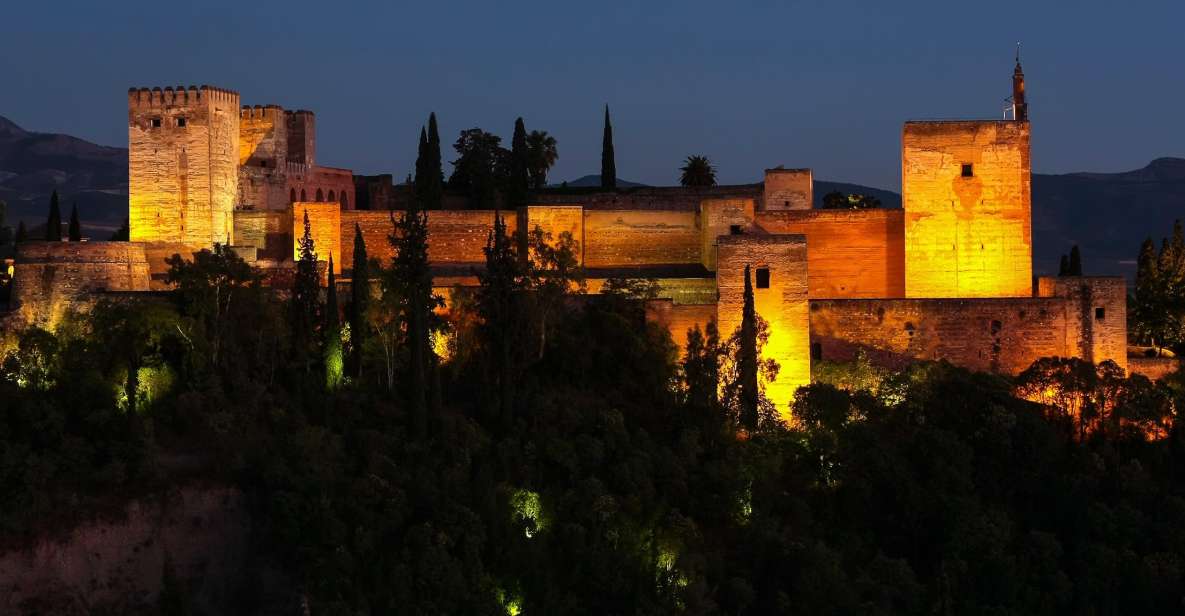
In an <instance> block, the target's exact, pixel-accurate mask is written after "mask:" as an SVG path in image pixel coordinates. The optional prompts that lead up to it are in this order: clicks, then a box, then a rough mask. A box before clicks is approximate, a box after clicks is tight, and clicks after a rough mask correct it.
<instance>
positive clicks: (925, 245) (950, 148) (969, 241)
mask: <svg viewBox="0 0 1185 616" xmlns="http://www.w3.org/2000/svg"><path fill="white" fill-rule="evenodd" d="M902 143H903V150H902V156H901V197H902V202H903V204H904V209H905V263H906V268H905V291H906V296H908V297H1026V296H1028V295H1030V294H1031V293H1032V291H1031V289H1032V274H1033V266H1032V256H1033V250H1032V234H1031V227H1032V220H1031V209H1032V208H1031V190H1030V163H1029V123H1028V122H1015V121H960V122H907V123H906V124H905V129H904V133H903V137H902ZM965 165H969V167H967V172H968V173H969V175H965V174H964V171H963V170H964V166H965Z"/></svg>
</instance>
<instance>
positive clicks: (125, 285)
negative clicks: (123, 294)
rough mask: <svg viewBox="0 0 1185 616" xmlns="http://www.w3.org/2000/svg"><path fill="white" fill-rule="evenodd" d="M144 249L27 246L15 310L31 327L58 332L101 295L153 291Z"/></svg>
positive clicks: (16, 271)
mask: <svg viewBox="0 0 1185 616" xmlns="http://www.w3.org/2000/svg"><path fill="white" fill-rule="evenodd" d="M148 289H149V267H148V260H147V258H146V256H145V252H144V246H143V245H141V244H134V243H130V242H22V243H20V244H18V245H17V254H16V265H15V266H14V267H13V280H12V308H13V310H14V311H16V312H17V313H18V314H20V315H21V317H22V319H23V320H24V321H25V322H26V323H30V324H36V325H39V326H42V327H47V328H53V327H54V326H55V325H56V324H57V322H58V321H59V320H60V319H61V318H62V316H63V315H64V314H65V313H66V312H67V311H68V310H70V309H74V310H85V309H87V308H88V307H89V306H90V304H91V303H92V302H93V301H94V299H95V298H94V296H93V294H94V293H95V292H99V291H147V290H148Z"/></svg>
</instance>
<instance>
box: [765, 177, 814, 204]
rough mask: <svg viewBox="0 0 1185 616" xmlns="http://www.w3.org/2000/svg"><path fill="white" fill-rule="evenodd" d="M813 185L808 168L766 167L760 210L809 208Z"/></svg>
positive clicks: (812, 202) (811, 202)
mask: <svg viewBox="0 0 1185 616" xmlns="http://www.w3.org/2000/svg"><path fill="white" fill-rule="evenodd" d="M814 202H815V186H814V180H813V179H812V178H811V170H810V169H780V168H779V169H766V170H765V185H764V201H763V203H762V208H761V209H762V210H764V211H767V212H771V211H778V210H809V209H811V207H813V206H814Z"/></svg>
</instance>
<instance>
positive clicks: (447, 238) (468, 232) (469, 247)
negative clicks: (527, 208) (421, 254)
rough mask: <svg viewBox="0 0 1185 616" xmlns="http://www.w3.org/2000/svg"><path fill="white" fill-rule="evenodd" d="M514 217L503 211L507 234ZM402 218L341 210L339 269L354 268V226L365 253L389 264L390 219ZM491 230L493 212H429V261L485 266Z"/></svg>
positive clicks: (393, 213)
mask: <svg viewBox="0 0 1185 616" xmlns="http://www.w3.org/2000/svg"><path fill="white" fill-rule="evenodd" d="M513 214H514V213H513V212H502V216H503V220H505V221H506V232H507V233H508V234H513V233H514V232H515V229H516V225H517V217H516V216H514V215H513ZM402 216H403V212H399V211H377V212H376V211H365V210H351V211H343V212H342V213H341V238H342V253H343V254H342V257H341V258H342V267H343V268H345V269H346V270H352V269H353V268H354V262H353V259H354V252H353V251H354V225H355V223H357V224H358V226H359V227H360V228H361V229H362V238H363V240H365V242H366V254H367V255H368V256H369V257H370V258H371V259H380V260H381V261H382V262H383V263H384V266H385V265H388V264H389V261H390V259H391V258H392V257H393V256H395V252H394V249H393V248H392V247H391V243H390V242H389V241H388V239H387V238H388V237H389V236H390V235H391V234H392V233H393V232H394V227H393V225H392V220H395V221H398V220H400V219H401V218H402ZM493 228H494V211H493V210H432V211H430V212H428V259H429V260H430V261H431V262H432V264H433V265H467V264H484V263H485V252H484V250H485V246H486V241H487V240H488V239H489V236H490V231H492V230H493ZM335 258H336V257H335Z"/></svg>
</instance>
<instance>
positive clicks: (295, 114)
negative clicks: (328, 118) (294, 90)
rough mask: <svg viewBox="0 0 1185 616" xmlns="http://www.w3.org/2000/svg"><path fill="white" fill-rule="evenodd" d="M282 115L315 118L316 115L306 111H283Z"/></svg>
mask: <svg viewBox="0 0 1185 616" xmlns="http://www.w3.org/2000/svg"><path fill="white" fill-rule="evenodd" d="M284 115H290V116H315V115H317V114H315V113H313V112H312V111H309V110H308V109H285V110H284Z"/></svg>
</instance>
